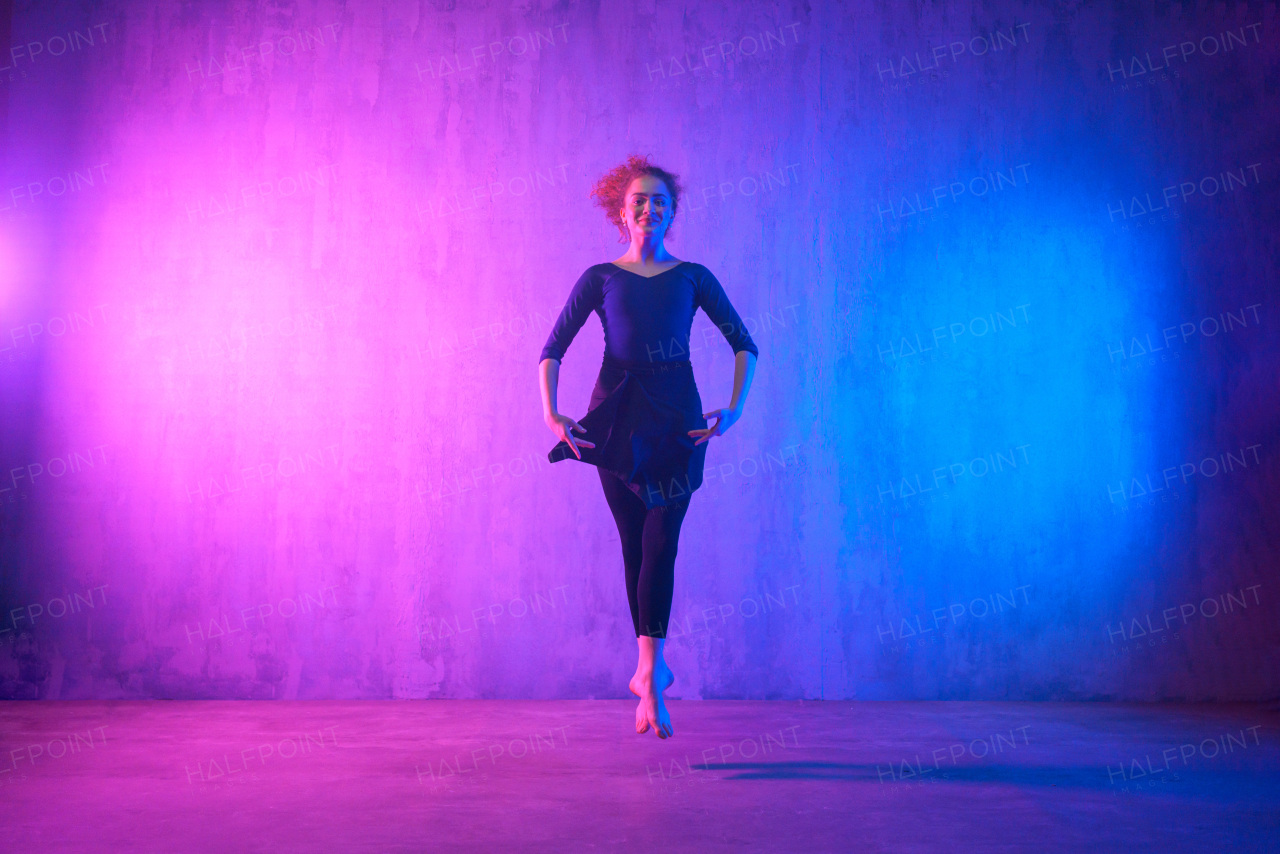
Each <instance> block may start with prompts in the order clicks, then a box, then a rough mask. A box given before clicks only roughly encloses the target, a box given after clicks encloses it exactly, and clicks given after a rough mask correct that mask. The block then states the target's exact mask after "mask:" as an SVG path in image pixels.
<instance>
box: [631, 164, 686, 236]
mask: <svg viewBox="0 0 1280 854" xmlns="http://www.w3.org/2000/svg"><path fill="white" fill-rule="evenodd" d="M621 214H622V221H623V222H624V223H626V225H627V230H628V231H630V232H631V234H632V235H633V236H635V237H641V238H644V237H653V238H661V237H662V236H663V235H664V234H665V233H666V231H667V228H668V227H669V226H670V225H671V218H672V217H673V216H674V211H673V210H672V207H671V191H670V189H668V188H667V185H666V183H665V182H664V181H663V180H662V179H661V178H658V177H655V176H653V175H641V176H640V177H639V178H636V179H635V180H633V181H632V182H631V186H629V187H627V195H626V199H625V202H624V204H623V206H622V211H621Z"/></svg>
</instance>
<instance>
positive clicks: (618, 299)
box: [538, 155, 760, 738]
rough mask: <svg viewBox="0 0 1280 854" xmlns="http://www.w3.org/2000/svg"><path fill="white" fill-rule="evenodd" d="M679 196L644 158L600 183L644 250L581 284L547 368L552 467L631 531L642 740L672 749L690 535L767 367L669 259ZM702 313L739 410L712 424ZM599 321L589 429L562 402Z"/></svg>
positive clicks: (733, 319) (701, 283) (636, 246)
mask: <svg viewBox="0 0 1280 854" xmlns="http://www.w3.org/2000/svg"><path fill="white" fill-rule="evenodd" d="M680 193H681V187H680V183H679V181H678V179H677V178H676V176H675V175H672V174H671V173H670V172H668V171H666V170H665V169H660V168H659V167H657V166H654V165H652V164H651V163H649V161H648V159H647V158H641V157H638V156H635V155H632V156H631V157H629V158H628V159H627V162H626V163H624V164H622V165H620V166H618V167H616V168H615V169H613V170H611V171H610V172H609V173H608V174H606V175H605V176H604V177H603V178H601V179H600V181H599V182H598V183H597V184H596V186H595V189H594V190H592V193H591V195H592V196H593V197H594V198H595V200H596V203H597V204H598V205H600V207H602V208H604V211H605V215H606V217H607V218H608V220H609V221H610V222H611V223H613V225H615V226H616V227H617V228H618V231H619V233H620V234H621V240H620V242H623V241H628V240H629V241H630V244H631V245H630V247H629V248H628V249H627V251H626V252H625V253H623V255H622V256H621V257H620V258H618V259H617V260H615V261H611V262H609V263H605V264H596V265H594V266H592V267H588V268H587V270H586V272H584V273H583V274H582V275H581V276H580V277H579V278H578V281H577V283H576V284H575V285H574V286H573V290H572V292H571V293H570V295H569V300H568V302H567V303H566V304H565V307H564V310H563V311H562V312H561V313H560V317H559V318H558V319H557V321H556V324H555V326H554V328H552V330H551V334H550V336H549V337H548V338H547V343H546V346H544V347H543V348H542V354H541V356H540V357H539V364H538V374H539V378H540V384H541V388H542V414H543V420H545V421H546V423H547V426H548V427H549V428H550V429H551V432H552V433H554V434H555V435H556V437H557V438H558V439H559V440H560V443H559V444H558V445H556V447H555V448H553V449H552V450H551V453H550V454H549V455H548V456H549V458H550V459H551V461H552V462H556V461H558V460H561V459H568V458H570V455H572V458H574V459H578V460H581V461H582V462H585V463H589V464H591V465H594V466H596V467H597V469H598V473H599V475H600V485H601V486H602V487H603V489H604V496H605V500H606V501H607V502H608V504H609V510H610V512H611V513H612V514H613V518H614V521H615V522H616V523H617V526H618V536H619V538H620V539H621V541H622V560H623V566H624V567H625V575H626V582H627V601H628V603H629V604H630V606H631V621H632V623H633V624H634V626H635V631H636V643H637V646H638V652H639V657H638V660H637V662H636V672H635V675H634V676H632V677H631V682H630V688H631V691H632V693H634V694H635V695H636V696H638V697H639V698H640V702H639V704H637V706H636V732H637V733H644V732H648V731H649V730H650V729H653V731H654V732H655V733H656V734H657V735H658V737H659V738H669V737H670V736H671V735H673V734H674V730H673V729H672V726H671V715H670V714H669V712H668V711H667V707H666V703H665V702H664V701H663V697H662V693H663V691H665V690H666V689H667V688H669V687H670V686H671V683H672V682H673V681H674V680H675V676H674V674H673V673H672V672H671V668H670V667H668V666H667V663H666V661H665V660H664V659H663V655H662V647H663V644H664V642H665V640H666V634H667V623H668V620H669V618H670V615H671V597H672V590H673V586H674V578H675V559H676V546H677V542H678V540H679V537H680V525H681V523H682V522H683V521H684V517H685V513H686V512H687V511H688V509H689V499H690V497H691V496H692V495H693V492H694V490H696V489H697V488H698V487H699V486H701V484H702V467H703V462H704V460H705V458H706V453H707V446H706V443H707V442H708V441H709V440H710V439H711V437H712V436H722V435H724V433H725V431H727V430H728V429H729V428H730V427H732V426H733V425H734V424H735V423H736V422H737V421H738V419H739V418H741V417H742V407H743V404H744V403H745V402H746V398H747V390H748V389H749V388H750V387H751V378H752V375H753V374H754V372H755V364H756V358H757V357H758V356H759V354H760V351H759V350H758V349H757V348H756V345H755V342H753V341H752V340H751V336H750V335H748V334H747V330H746V328H745V327H744V326H743V324H742V319H741V318H740V317H739V316H738V313H737V312H736V311H735V310H734V308H733V305H732V304H731V303H730V302H729V298H728V297H727V296H726V295H725V292H724V288H722V287H721V286H720V282H718V281H717V280H716V277H715V276H713V275H712V274H711V271H710V270H708V269H707V268H706V267H704V266H702V265H701V264H696V263H693V262H691V261H681V260H679V259H678V258H676V257H675V256H673V255H672V254H671V253H670V252H668V251H667V249H666V247H665V245H664V240H665V238H666V235H667V234H668V232H669V230H670V228H671V224H672V221H673V220H674V218H675V215H676V211H677V210H678V209H679V204H680ZM698 308H702V310H703V311H705V312H706V313H707V316H708V317H710V318H711V320H712V321H713V322H714V323H715V324H716V326H718V327H719V329H720V331H721V333H723V335H724V337H725V339H726V340H727V341H728V342H729V344H730V346H731V347H732V348H733V351H734V371H733V393H732V396H731V397H730V400H729V405H728V406H727V407H724V408H722V409H713V410H710V411H709V412H703V411H702V398H701V397H700V396H699V394H698V388H697V385H696V384H695V383H694V379H693V365H692V363H691V362H690V361H689V359H688V356H689V333H690V329H691V328H692V325H693V315H694V313H695V312H696V311H697V310H698ZM593 311H594V312H596V313H597V314H599V316H600V322H601V324H602V325H603V327H604V337H605V351H604V362H603V364H602V365H601V366H600V373H599V375H598V377H597V378H596V384H595V389H594V390H593V391H592V393H591V401H590V403H589V405H588V412H587V414H586V415H584V416H583V417H582V420H581V422H578V421H575V420H574V419H572V418H570V417H568V416H566V415H561V414H560V412H559V410H558V409H557V407H556V388H557V386H558V383H559V377H560V361H561V359H563V358H564V354H565V350H566V349H567V348H568V347H569V344H570V343H571V342H572V341H573V339H574V336H576V335H577V334H578V330H579V329H581V328H582V324H583V323H584V322H586V319H587V316H588V315H589V314H591V313H592V312H593ZM709 419H714V424H711V426H708V420H709ZM575 432H576V433H579V434H582V435H579V436H575V435H574V433H575Z"/></svg>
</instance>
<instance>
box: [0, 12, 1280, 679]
mask: <svg viewBox="0 0 1280 854" xmlns="http://www.w3.org/2000/svg"><path fill="white" fill-rule="evenodd" d="M467 5H468V6H471V5H472V4H467ZM1120 5H1129V4H1120ZM855 6H856V8H855V9H854V10H853V11H851V9H850V8H849V4H842V3H835V2H825V3H817V4H806V3H796V4H787V3H739V2H734V3H722V4H712V3H692V4H679V3H666V2H659V3H654V2H647V3H639V4H623V3H606V4H599V5H595V4H589V3H559V4H545V8H533V7H532V6H523V7H521V8H519V9H513V8H512V6H511V4H506V3H492V4H489V5H488V7H487V8H455V7H454V4H452V3H444V2H440V3H430V2H420V3H413V2H408V1H407V0H406V1H405V2H391V1H390V0H388V2H372V0H354V2H346V3H337V2H314V3H309V2H273V3H264V2H258V0H245V2H238V3H228V4H220V3H212V2H208V3H187V4H179V3H172V2H154V3H146V2H123V0H115V2H100V3H90V2H80V3H67V2H63V3H54V4H45V3H39V4H37V3H34V2H30V0H27V2H19V3H18V4H16V8H14V9H13V10H12V14H11V16H9V15H6V16H5V17H6V19H8V18H10V17H11V35H10V40H9V41H10V45H11V47H10V50H9V51H8V53H7V60H5V61H6V63H7V67H6V68H5V69H4V70H3V72H0V73H2V74H3V75H5V76H6V77H7V79H3V80H0V97H2V98H3V99H4V102H5V113H4V116H5V122H6V124H5V128H4V160H3V163H2V164H0V170H2V172H0V178H3V185H0V189H2V190H3V193H2V194H0V378H2V387H0V407H3V422H2V427H0V429H2V430H3V433H2V436H0V438H2V441H3V444H2V445H0V465H2V466H3V468H2V472H3V477H0V559H2V560H3V567H2V569H0V605H3V608H4V614H5V616H4V623H3V626H0V639H2V640H0V683H2V686H3V687H2V689H0V691H2V693H3V694H4V695H6V696H17V697H33V696H40V697H46V698H59V697H60V698H83V697H98V698H111V697H268V698H270V697H276V698H319V697H337V698H346V697H367V698H377V697H388V698H390V697H604V696H622V695H624V694H625V692H626V685H625V681H626V678H627V677H628V676H629V674H630V668H631V661H633V660H634V659H632V658H631V656H633V655H634V649H635V647H634V641H633V639H632V636H631V631H630V621H629V616H628V612H627V606H626V599H625V592H624V589H623V583H622V566H621V556H620V553H619V547H618V542H617V536H616V531H615V530H614V529H613V527H612V520H611V518H610V516H609V515H608V512H607V510H606V507H605V503H604V500H603V498H602V496H601V495H600V492H599V484H598V482H597V481H596V479H595V476H594V472H593V471H592V470H591V469H590V468H589V467H587V466H583V465H579V464H576V463H572V462H566V463H561V464H557V465H555V466H551V465H549V464H548V463H547V462H546V458H545V454H546V452H547V450H549V449H550V448H551V446H552V445H553V444H554V439H553V437H552V436H551V434H550V433H549V432H548V431H547V430H546V428H545V427H544V425H543V424H542V422H541V418H540V412H539V401H538V390H537V382H536V361H537V353H538V351H539V349H540V348H541V346H542V343H543V341H544V339H545V337H546V334H547V332H548V330H549V329H550V325H551V323H552V321H553V319H554V316H555V313H556V312H557V311H558V310H559V308H560V306H561V305H562V304H563V301H564V299H565V297H566V296H567V294H568V289H569V287H570V285H571V284H572V283H573V281H574V280H575V279H576V278H577V276H578V274H579V273H580V272H581V271H582V270H583V269H584V268H585V267H587V266H588V265H590V264H593V263H596V262H599V261H602V260H609V259H612V258H614V257H616V256H617V254H618V253H619V252H620V251H621V249H620V247H619V246H618V245H617V244H616V242H615V239H616V238H615V234H613V233H611V229H610V228H609V227H608V226H607V225H606V224H605V223H604V220H603V217H602V216H601V215H600V214H599V213H598V212H597V211H595V210H594V209H593V208H592V207H591V205H590V203H589V200H588V199H587V195H586V194H587V191H588V189H589V187H590V184H591V182H592V181H593V180H594V179H595V178H596V177H597V176H598V175H599V174H601V173H602V172H603V171H604V170H606V169H607V168H609V167H610V166H612V165H614V164H615V163H616V162H618V161H619V160H620V159H621V158H622V157H623V156H624V155H626V154H627V153H630V152H632V151H638V152H642V153H649V154H651V155H653V157H654V158H655V160H656V161H657V162H658V163H660V164H662V165H664V166H666V167H667V168H670V169H672V170H674V171H676V172H678V173H679V174H681V175H682V176H683V179H684V180H685V182H686V184H687V187H688V190H689V193H688V195H687V197H686V199H685V205H684V208H683V210H682V211H681V214H680V216H679V218H678V220H677V225H676V231H675V235H674V236H673V238H672V241H671V248H672V251H673V252H674V253H675V254H676V255H677V256H679V257H682V258H688V259H692V260H697V261H700V262H702V263H704V264H706V265H707V266H708V267H710V268H711V269H712V270H713V271H714V272H715V273H716V274H717V276H718V277H719V278H720V279H721V281H723V282H724V283H725V286H726V289H727V290H728V292H729V294H730V296H731V298H732V299H733V301H734V303H735V305H736V306H737V308H738V310H739V312H740V313H741V314H742V315H743V316H744V317H745V318H747V320H748V323H749V328H750V329H751V331H752V333H753V335H754V337H755V339H756V341H757V342H758V344H759V345H760V348H761V358H760V362H759V367H758V372H757V379H756V382H755V386H754V388H753V390H752V392H751V395H750V399H749V401H748V405H747V410H746V415H745V417H744V418H743V420H742V421H741V422H739V424H738V425H737V426H735V428H734V429H733V430H732V431H731V432H730V433H729V434H728V435H727V436H725V437H724V438H720V439H716V440H713V442H712V444H711V448H710V451H709V454H708V481H707V484H706V485H705V487H704V488H703V489H702V490H701V491H700V492H699V493H698V494H697V495H696V497H695V499H694V502H693V505H692V509H691V511H690V514H689V516H688V520H687V522H686V524H685V531H684V535H683V538H682V543H681V551H680V558H679V561H678V563H677V592H676V601H675V610H674V614H673V618H674V619H675V620H676V621H677V623H678V625H677V626H676V627H675V628H674V629H673V630H672V634H671V640H670V642H669V644H668V650H669V658H670V661H671V663H672V666H673V668H674V670H675V671H676V673H677V679H678V682H677V685H676V689H675V691H673V693H674V694H676V695H678V696H684V697H706V698H713V697H746V698H781V697H806V698H848V697H858V698H868V699H875V698H1031V699H1058V698H1133V699H1144V700H1145V699H1159V698H1198V699H1227V698H1237V699H1243V698H1261V697H1274V696H1276V694H1277V689H1278V687H1280V667H1278V666H1277V664H1280V661H1278V660H1277V650H1278V646H1277V641H1278V640H1280V622H1278V621H1277V617H1278V616H1280V608H1278V607H1277V603H1278V602H1280V588H1278V587H1277V582H1276V573H1275V569H1276V557H1277V548H1280V544H1278V543H1277V531H1278V530H1280V527H1278V525H1277V523H1278V522H1280V517H1278V515H1277V509H1276V506H1277V497H1278V495H1280V488H1278V487H1280V484H1278V483H1277V479H1278V477H1280V467H1278V466H1277V462H1276V460H1277V451H1278V450H1280V449H1278V448H1277V427H1278V423H1277V416H1278V415H1280V403H1277V396H1276V394H1275V376H1276V371H1277V368H1280V332H1278V330H1280V324H1278V323H1277V319H1276V304H1275V301H1274V298H1273V293H1274V288H1275V282H1276V273H1277V269H1276V268H1277V253H1276V244H1275V235H1276V234H1278V233H1280V206H1278V205H1277V202H1278V201H1280V192H1278V191H1277V186H1278V185H1277V178H1278V177H1280V163H1278V162H1277V159H1276V148H1275V140H1276V139H1277V138H1280V115H1278V113H1277V107H1276V101H1275V89H1276V79H1277V71H1278V70H1280V69H1278V64H1277V54H1278V52H1277V47H1276V45H1277V39H1278V38H1280V29H1278V28H1280V21H1277V11H1276V6H1275V5H1274V4H1268V5H1260V4H1255V5H1253V6H1246V5H1243V4H1218V5H1216V6H1214V7H1213V9H1212V10H1200V11H1194V10H1192V7H1191V6H1190V5H1186V6H1179V5H1172V6H1169V5H1167V4H1160V8H1159V10H1158V11H1157V10H1154V9H1153V8H1151V7H1150V6H1149V5H1148V6H1146V7H1145V8H1143V9H1140V10H1129V11H1124V12H1119V11H1117V9H1115V8H1113V4H1092V5H1089V4H1083V5H1082V4H1077V3H1060V4H1052V5H1026V4H1022V3H1018V2H999V3H972V4H967V3H945V4H905V5H904V4H898V3H881V4H878V6H877V7H876V8H865V7H862V6H857V5H856V4H855ZM695 342H696V344H697V351H696V352H695V353H694V354H693V358H694V361H695V370H696V375H697V379H698V383H699V386H700V388H701V391H702V396H703V400H704V402H705V403H706V404H707V405H708V406H723V405H725V404H727V402H728V395H729V391H730V384H731V378H732V369H733V362H732V354H731V353H730V352H729V348H728V346H727V345H726V344H725V343H724V341H723V339H721V338H720V337H719V335H718V333H717V332H716V331H715V330H714V328H713V327H711V325H710V323H709V321H708V320H707V319H706V318H705V316H700V317H699V319H698V321H697V322H696V324H695ZM601 347H602V338H601V334H600V329H599V325H598V323H596V321H594V320H592V321H590V322H589V323H588V325H587V327H585V328H584V330H583V332H582V333H581V334H580V336H579V338H578V339H577V341H576V342H575V343H574V345H573V347H572V348H571V349H570V351H569V354H568V356H567V358H566V361H565V364H564V367H563V371H562V391H561V401H562V408H563V409H564V410H565V411H566V412H568V413H570V414H581V412H582V411H583V409H584V408H585V404H586V401H587V397H588V395H589V391H590V388H591V384H592V382H593V380H594V376H595V370H596V368H597V366H598V363H599V357H600V352H601Z"/></svg>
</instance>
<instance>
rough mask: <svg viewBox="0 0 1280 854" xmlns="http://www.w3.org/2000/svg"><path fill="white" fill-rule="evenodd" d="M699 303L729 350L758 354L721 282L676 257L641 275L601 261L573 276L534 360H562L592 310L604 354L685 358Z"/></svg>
mask: <svg viewBox="0 0 1280 854" xmlns="http://www.w3.org/2000/svg"><path fill="white" fill-rule="evenodd" d="M699 308H701V309H702V310H703V311H705V312H706V313H707V317H709V318H711V321H712V322H713V323H715V324H716V326H718V327H719V328H720V331H721V333H723V334H724V337H725V339H726V340H727V341H728V342H729V344H730V346H732V347H733V352H735V353H737V352H739V351H740V350H746V351H748V352H750V353H751V354H752V355H754V356H757V357H758V356H759V355H760V351H759V350H758V349H757V348H756V345H755V342H754V341H752V340H751V336H750V335H749V334H747V329H746V327H745V326H744V325H743V323H742V318H740V317H739V316H738V312H736V311H735V310H734V308H733V305H732V304H731V303H730V302H729V297H728V296H726V295H725V292H724V288H723V287H721V285H720V282H719V281H717V279H716V277H715V276H714V275H712V273H711V271H710V270H708V269H707V268H706V267H704V266H702V265H701V264H696V263H694V262H692V261H681V262H680V263H679V264H677V265H676V266H674V267H671V268H669V269H667V270H663V271H662V272H661V273H659V274H658V275H656V276H651V277H647V278H646V277H645V276H641V275H640V274H639V273H633V272H631V271H630V270H624V269H623V268H621V267H619V266H618V265H617V264H612V263H605V264H595V265H593V266H591V267H588V268H587V270H586V272H584V273H583V274H582V275H581V276H580V277H578V281H577V283H576V284H575V285H574V286H573V291H572V292H571V293H570V294H569V301H568V302H567V303H565V307H564V310H563V311H561V312H560V317H559V319H558V320H556V325H555V327H554V328H552V330H551V334H550V336H548V338H547V343H546V346H544V347H543V348H542V353H541V355H539V357H538V361H539V362H541V361H542V360H543V359H555V360H557V361H562V360H563V359H564V354H565V350H567V349H568V348H569V344H570V342H572V341H573V339H574V336H576V335H577V334H578V330H579V329H581V328H582V324H583V323H585V322H586V320H587V316H588V315H589V314H591V312H593V311H594V312H596V313H597V314H599V315H600V323H601V325H602V326H603V327H604V342H605V344H604V352H605V356H606V357H607V358H613V359H620V360H623V361H629V362H646V363H651V362H667V361H678V360H682V359H688V358H689V332H690V330H691V329H692V327H693V315H694V313H695V312H697V310H698V309H699Z"/></svg>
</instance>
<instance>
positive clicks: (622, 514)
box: [597, 469, 689, 638]
mask: <svg viewBox="0 0 1280 854" xmlns="http://www.w3.org/2000/svg"><path fill="white" fill-rule="evenodd" d="M597 471H598V472H599V473H600V485H601V486H603V487H604V497H605V500H606V501H608V502H609V510H610V511H611V512H612V513H613V521H614V522H616V523H617V524H618V536H619V537H620V538H621V540H622V565H623V566H624V567H625V569H626V574H627V602H628V603H629V604H630V605H631V622H632V623H634V624H635V629H636V637H640V636H641V635H647V636H648V637H653V638H665V637H666V636H667V622H668V620H670V618H671V594H672V591H673V589H674V588H675V569H676V546H677V544H678V541H679V539H680V523H681V522H683V521H684V515H685V513H686V512H687V511H688V510H689V502H688V500H686V501H684V502H683V503H681V504H667V505H665V506H662V507H654V508H652V509H649V508H646V507H645V506H644V502H643V501H641V500H640V498H639V496H637V495H636V494H635V493H634V492H632V491H631V490H630V489H628V488H627V485H626V484H625V483H623V482H622V479H621V478H620V477H618V476H617V475H616V474H613V473H612V472H608V471H605V470H604V469H597Z"/></svg>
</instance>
